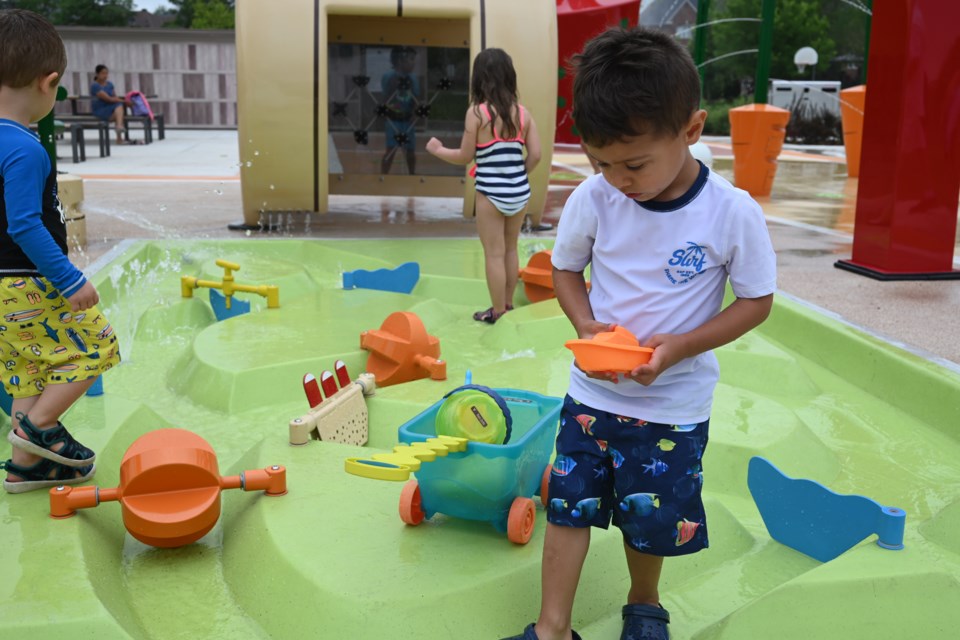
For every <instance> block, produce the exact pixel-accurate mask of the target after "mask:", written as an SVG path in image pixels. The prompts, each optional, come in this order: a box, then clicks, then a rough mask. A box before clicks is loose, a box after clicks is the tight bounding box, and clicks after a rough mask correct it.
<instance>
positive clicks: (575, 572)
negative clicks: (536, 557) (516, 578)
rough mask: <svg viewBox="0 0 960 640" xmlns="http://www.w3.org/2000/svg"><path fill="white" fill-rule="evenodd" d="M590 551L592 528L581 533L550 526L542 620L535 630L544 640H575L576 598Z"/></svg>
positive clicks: (543, 572)
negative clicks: (573, 628)
mask: <svg viewBox="0 0 960 640" xmlns="http://www.w3.org/2000/svg"><path fill="white" fill-rule="evenodd" d="M589 548H590V529H589V527H587V528H583V529H579V528H574V527H562V526H560V525H555V524H552V523H549V522H548V523H547V532H546V535H545V536H544V540H543V567H542V569H541V576H542V577H541V581H542V582H543V585H542V590H543V595H542V596H541V600H540V617H539V619H538V620H537V624H536V627H534V630H535V631H536V632H537V637H538V638H539V639H540V640H571V639H572V638H573V635H572V633H571V631H570V627H571V620H570V619H571V616H572V615H573V597H574V596H575V595H576V593H577V584H578V583H579V582H580V570H581V569H582V568H583V561H584V559H585V558H586V557H587V549H589Z"/></svg>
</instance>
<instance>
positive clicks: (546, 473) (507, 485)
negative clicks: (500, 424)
mask: <svg viewBox="0 0 960 640" xmlns="http://www.w3.org/2000/svg"><path fill="white" fill-rule="evenodd" d="M494 391H496V392H497V393H499V394H500V395H501V396H502V397H503V400H504V401H505V402H506V405H507V407H508V408H509V410H510V414H511V415H512V418H513V426H512V434H511V437H510V440H509V441H508V442H507V443H506V444H486V443H481V442H469V443H468V444H467V446H466V450H465V451H459V452H451V453H449V454H448V455H446V456H443V457H438V458H437V459H436V460H434V461H432V462H429V463H426V464H423V465H421V467H420V469H419V470H417V471H416V473H415V476H416V479H415V480H410V481H409V482H407V484H406V485H405V486H404V488H403V491H402V492H401V494H400V518H401V519H402V520H403V521H404V522H405V523H407V524H409V525H418V524H420V523H421V522H422V521H423V520H424V519H425V518H427V519H429V518H431V517H432V516H433V515H434V514H435V513H444V514H446V515H449V516H453V517H456V518H462V519H464V520H480V521H485V522H490V523H491V524H493V526H494V527H496V528H497V530H498V531H501V532H505V533H506V534H507V537H508V538H509V539H510V541H511V542H515V543H517V544H526V543H527V542H528V541H529V540H530V537H531V536H532V535H533V528H534V521H535V516H536V507H535V505H534V502H533V500H532V499H531V498H530V496H533V495H536V494H540V497H541V501H542V502H543V503H544V504H546V497H547V483H548V481H549V478H550V466H549V463H550V456H551V454H552V453H553V445H554V441H555V439H556V435H557V424H558V421H559V419H560V408H561V406H562V405H563V400H562V399H560V398H555V397H551V396H544V395H540V394H538V393H533V392H530V391H521V390H519V389H494ZM441 404H442V401H440V402H437V403H435V404H433V405H432V406H430V407H429V408H428V409H426V410H425V411H423V412H422V413H420V414H419V415H417V416H415V417H414V418H413V419H411V420H409V421H408V422H406V423H404V424H403V425H402V426H401V427H400V442H401V443H404V444H412V443H416V442H425V441H426V440H427V439H429V438H434V437H436V418H437V412H438V411H439V410H440V405H441Z"/></svg>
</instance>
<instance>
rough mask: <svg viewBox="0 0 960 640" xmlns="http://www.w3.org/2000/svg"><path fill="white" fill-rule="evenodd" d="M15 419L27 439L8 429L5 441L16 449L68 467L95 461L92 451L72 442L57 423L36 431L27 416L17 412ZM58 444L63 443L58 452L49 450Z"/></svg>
mask: <svg viewBox="0 0 960 640" xmlns="http://www.w3.org/2000/svg"><path fill="white" fill-rule="evenodd" d="M16 419H17V420H19V421H20V428H21V429H22V430H23V432H24V434H26V436H27V437H26V438H23V437H21V436H19V435H17V431H16V429H10V433H9V434H7V440H9V441H10V444H12V445H13V446H15V447H16V448H18V449H23V450H24V451H26V452H27V453H32V454H33V455H35V456H40V457H41V458H46V459H47V460H52V461H53V462H56V463H58V464H63V465H66V466H68V467H85V466H87V465H90V464H93V461H94V460H96V459H97V456H96V454H95V453H94V452H93V451H91V450H90V449H88V448H86V447H85V446H83V445H82V444H80V443H79V442H77V441H76V440H74V438H73V436H71V435H70V433H69V432H68V431H67V429H66V427H64V426H63V425H62V424H61V423H59V422H57V426H55V427H52V428H50V429H38V428H37V426H36V425H35V424H33V423H32V422H30V419H29V418H27V416H25V415H24V414H23V413H21V412H19V411H18V412H17V415H16ZM60 442H62V443H63V447H62V448H61V449H60V450H59V451H51V450H50V447H53V446H55V445H56V444H58V443H60Z"/></svg>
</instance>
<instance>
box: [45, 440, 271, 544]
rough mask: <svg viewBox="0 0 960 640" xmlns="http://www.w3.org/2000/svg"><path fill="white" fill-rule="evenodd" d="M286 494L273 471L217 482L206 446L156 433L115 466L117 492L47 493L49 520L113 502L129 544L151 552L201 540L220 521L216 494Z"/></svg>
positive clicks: (210, 450)
mask: <svg viewBox="0 0 960 640" xmlns="http://www.w3.org/2000/svg"><path fill="white" fill-rule="evenodd" d="M223 489H243V490H244V491H265V492H266V494H267V495H268V496H282V495H283V494H285V493H286V492H287V476H286V469H284V468H283V467H281V466H279V465H274V466H272V467H267V468H266V469H257V470H253V471H244V472H243V473H241V474H240V475H236V476H227V477H221V476H220V471H219V465H218V464H217V456H216V454H215V453H214V451H213V448H212V447H211V446H210V445H209V444H208V443H207V441H206V440H204V439H203V438H201V437H200V436H198V435H197V434H195V433H193V432H190V431H186V430H184V429H158V430H156V431H151V432H150V433H147V434H145V435H143V436H141V437H139V438H137V439H136V440H135V441H134V442H133V444H131V445H130V448H129V449H127V452H126V453H125V454H124V456H123V460H122V461H121V463H120V486H119V487H117V488H115V489H101V488H100V487H68V486H60V487H54V488H53V489H50V515H51V517H53V518H69V517H70V516H73V515H75V513H76V510H77V509H88V508H91V507H96V506H97V505H99V504H100V503H101V502H110V501H119V502H120V509H121V513H122V514H123V524H124V526H125V527H126V529H127V531H129V532H130V535H132V536H133V537H134V538H136V539H137V540H139V541H140V542H143V543H144V544H149V545H151V546H154V547H180V546H183V545H187V544H190V543H192V542H196V541H197V540H199V539H200V538H202V537H203V536H204V535H206V534H207V533H208V532H209V531H210V530H211V529H212V528H213V526H214V525H215V524H216V523H217V519H218V518H219V517H220V491H221V490H223Z"/></svg>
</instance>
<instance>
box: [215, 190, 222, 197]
mask: <svg viewBox="0 0 960 640" xmlns="http://www.w3.org/2000/svg"><path fill="white" fill-rule="evenodd" d="M213 192H214V193H215V194H217V195H218V196H222V195H223V190H222V189H214V190H213Z"/></svg>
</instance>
